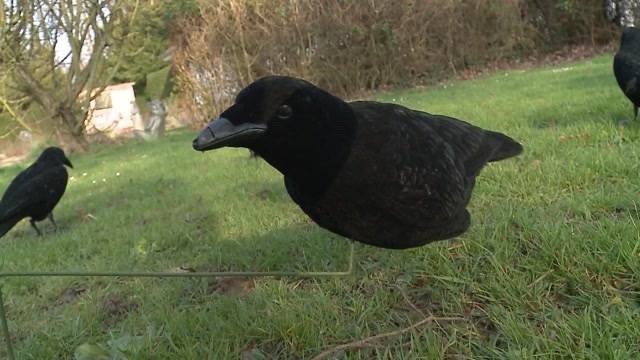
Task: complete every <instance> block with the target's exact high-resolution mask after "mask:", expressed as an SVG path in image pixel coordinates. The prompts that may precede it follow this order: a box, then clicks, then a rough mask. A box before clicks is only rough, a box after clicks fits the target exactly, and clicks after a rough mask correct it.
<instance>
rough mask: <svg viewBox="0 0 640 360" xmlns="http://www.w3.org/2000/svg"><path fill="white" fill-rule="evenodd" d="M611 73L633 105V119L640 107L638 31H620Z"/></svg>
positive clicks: (639, 34) (632, 29) (639, 44)
mask: <svg viewBox="0 0 640 360" xmlns="http://www.w3.org/2000/svg"><path fill="white" fill-rule="evenodd" d="M613 73H614V74H615V76H616V80H617V81H618V85H619V86H620V89H622V92H624V94H625V95H626V96H627V97H628V98H629V100H631V102H632V103H633V111H634V119H637V118H638V107H639V106H640V29H636V28H633V27H627V28H625V29H624V30H623V31H622V38H621V40H620V49H618V53H616V55H615V57H614V58H613Z"/></svg>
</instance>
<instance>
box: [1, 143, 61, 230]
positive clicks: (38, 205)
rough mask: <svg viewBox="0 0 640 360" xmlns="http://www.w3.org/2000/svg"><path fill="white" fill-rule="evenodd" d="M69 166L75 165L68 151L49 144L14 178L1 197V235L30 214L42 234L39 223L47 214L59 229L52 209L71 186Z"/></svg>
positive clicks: (32, 224)
mask: <svg viewBox="0 0 640 360" xmlns="http://www.w3.org/2000/svg"><path fill="white" fill-rule="evenodd" d="M65 165H67V166H69V167H71V168H73V165H71V162H70V161H69V159H67V157H66V156H65V154H64V151H62V149H60V148H57V147H49V148H46V149H45V150H44V151H43V152H42V154H40V157H38V159H37V160H36V161H35V162H34V163H33V164H31V166H29V167H28V168H26V169H25V170H24V171H22V172H21V173H20V174H18V176H16V178H15V179H13V181H12V182H11V184H9V187H8V188H7V190H6V191H5V192H4V195H3V196H2V200H0V237H2V236H3V235H4V234H6V233H7V231H9V230H11V228H12V227H13V226H14V225H15V224H16V223H17V222H18V221H20V220H22V219H24V218H26V217H30V218H31V220H30V223H31V226H33V228H34V229H35V230H36V232H37V233H38V235H42V233H41V232H40V230H39V229H38V227H37V226H36V223H35V222H36V221H42V220H44V218H46V217H48V218H49V220H50V221H51V223H52V224H53V226H54V227H55V228H56V229H57V228H58V226H57V225H56V222H55V220H53V212H52V210H53V208H54V207H55V206H56V204H58V201H60V198H61V197H62V195H63V194H64V191H65V189H66V188H67V180H68V175H67V170H66V169H65V167H64V166H65Z"/></svg>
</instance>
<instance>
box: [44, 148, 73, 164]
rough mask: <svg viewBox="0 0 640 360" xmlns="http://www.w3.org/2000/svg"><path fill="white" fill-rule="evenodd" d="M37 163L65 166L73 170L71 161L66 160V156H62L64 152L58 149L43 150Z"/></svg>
mask: <svg viewBox="0 0 640 360" xmlns="http://www.w3.org/2000/svg"><path fill="white" fill-rule="evenodd" d="M37 161H38V162H46V163H48V164H52V165H67V166H68V167H70V168H73V165H72V164H71V161H69V159H67V156H66V155H65V154H64V151H62V149H60V148H59V147H55V146H52V147H48V148H46V149H44V151H43V152H42V154H40V157H38V160H37Z"/></svg>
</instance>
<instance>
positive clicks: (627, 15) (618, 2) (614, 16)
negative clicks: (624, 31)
mask: <svg viewBox="0 0 640 360" xmlns="http://www.w3.org/2000/svg"><path fill="white" fill-rule="evenodd" d="M604 14H605V16H606V17H607V19H609V21H611V22H614V23H616V24H618V25H620V26H622V27H628V26H629V27H635V26H636V25H638V23H640V0H604Z"/></svg>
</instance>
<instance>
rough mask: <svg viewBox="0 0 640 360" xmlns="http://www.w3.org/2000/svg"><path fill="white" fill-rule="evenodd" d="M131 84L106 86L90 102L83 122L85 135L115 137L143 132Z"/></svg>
mask: <svg viewBox="0 0 640 360" xmlns="http://www.w3.org/2000/svg"><path fill="white" fill-rule="evenodd" d="M133 84H134V83H133V82H128V83H123V84H116V85H110V86H107V87H106V88H105V89H104V90H103V91H102V93H100V95H98V96H97V97H96V98H95V99H93V100H92V101H91V103H90V104H89V113H88V114H87V119H86V121H85V126H86V130H87V134H95V133H97V132H103V133H106V134H107V135H111V136H117V135H120V134H123V133H129V132H132V131H133V130H144V123H143V121H142V118H141V116H140V112H139V111H138V106H137V105H136V96H135V94H134V92H133Z"/></svg>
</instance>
